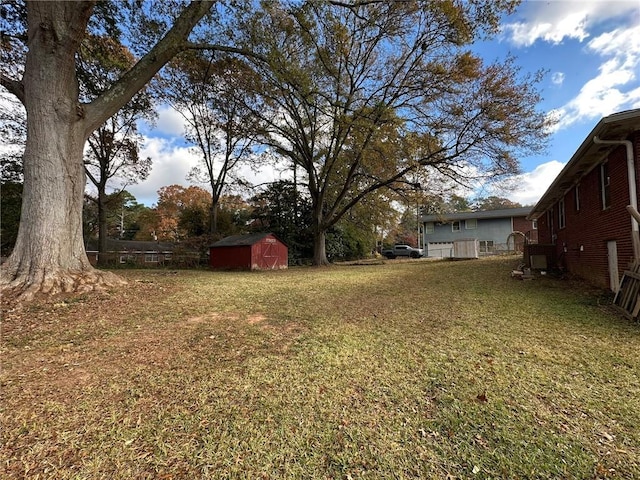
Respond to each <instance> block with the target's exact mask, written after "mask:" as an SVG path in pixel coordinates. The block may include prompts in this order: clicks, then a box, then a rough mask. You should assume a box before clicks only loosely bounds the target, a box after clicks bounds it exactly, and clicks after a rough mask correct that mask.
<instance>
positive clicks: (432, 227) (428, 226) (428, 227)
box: [424, 222, 435, 235]
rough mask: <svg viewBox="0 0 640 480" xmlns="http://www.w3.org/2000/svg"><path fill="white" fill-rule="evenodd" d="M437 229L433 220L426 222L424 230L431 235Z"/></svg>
mask: <svg viewBox="0 0 640 480" xmlns="http://www.w3.org/2000/svg"><path fill="white" fill-rule="evenodd" d="M434 231H435V225H434V223H433V222H427V223H425V224H424V232H425V233H426V234H427V235H429V234H430V233H433V232H434Z"/></svg>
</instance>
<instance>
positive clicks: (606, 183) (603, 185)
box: [600, 162, 611, 210]
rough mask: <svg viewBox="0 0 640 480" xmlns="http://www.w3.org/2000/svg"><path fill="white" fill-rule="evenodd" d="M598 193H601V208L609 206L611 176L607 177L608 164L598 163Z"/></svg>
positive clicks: (604, 208)
mask: <svg viewBox="0 0 640 480" xmlns="http://www.w3.org/2000/svg"><path fill="white" fill-rule="evenodd" d="M600 193H601V195H602V209H603V210H606V209H607V208H609V207H610V206H611V177H609V164H608V163H607V162H605V163H603V164H602V165H600Z"/></svg>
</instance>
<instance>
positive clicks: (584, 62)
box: [128, 0, 640, 205]
mask: <svg viewBox="0 0 640 480" xmlns="http://www.w3.org/2000/svg"><path fill="white" fill-rule="evenodd" d="M474 49H475V50H476V51H477V52H479V53H481V54H482V56H483V57H485V58H486V59H487V61H492V60H495V59H497V58H504V56H505V55H507V54H508V53H510V54H512V55H514V56H515V57H516V59H517V64H518V65H520V66H521V68H522V71H523V73H525V72H536V71H538V70H540V69H542V70H544V71H546V72H547V74H546V76H545V78H544V80H543V81H542V83H541V84H540V85H539V88H540V90H541V93H542V96H543V99H544V100H543V102H542V103H541V104H540V109H541V110H542V111H544V112H545V113H548V114H550V115H554V116H555V117H556V118H557V119H558V123H557V125H556V126H555V128H554V130H553V133H552V136H551V140H550V145H549V148H548V150H547V152H545V154H543V155H539V156H535V157H529V158H521V159H520V162H521V167H522V171H523V174H522V175H520V176H518V177H517V178H515V179H513V181H512V182H511V183H512V184H513V185H515V188H514V189H513V190H491V189H485V190H483V191H482V194H483V195H489V194H497V195H500V196H503V197H507V198H510V199H511V200H514V201H517V202H520V203H522V204H534V203H535V202H536V201H537V200H538V199H539V198H540V196H541V195H542V194H543V193H544V191H545V190H546V188H547V187H548V186H549V185H550V184H551V182H552V181H553V179H554V178H555V176H556V175H557V174H558V173H559V172H560V170H561V169H562V167H563V166H564V165H565V164H566V162H567V161H568V160H569V159H570V158H571V156H572V155H573V153H574V152H575V150H576V149H577V148H578V146H579V145H580V144H581V143H582V141H583V140H584V139H585V137H586V136H587V134H588V133H589V132H590V131H591V129H592V128H593V127H594V126H595V124H596V123H597V122H598V121H599V120H600V119H601V118H602V117H604V116H607V115H610V114H612V113H616V112H620V111H624V110H629V109H633V108H640V0H599V1H583V0H555V1H554V0H551V1H524V2H523V3H522V4H521V5H520V7H519V8H518V9H517V11H516V13H515V14H513V15H511V16H509V17H507V18H505V19H504V20H503V24H502V29H501V33H500V34H499V35H498V36H497V37H496V38H495V39H493V40H491V41H490V42H483V43H479V44H477V45H476V46H475V47H474ZM159 113H160V116H159V119H158V122H157V124H156V126H155V127H154V128H153V129H146V130H145V131H144V134H145V137H146V142H145V147H144V150H143V152H142V153H143V154H144V155H145V156H150V157H151V158H152V159H153V169H152V172H151V175H150V176H149V178H148V179H147V180H146V181H144V182H141V183H140V184H138V185H132V186H129V187H128V190H129V191H130V192H131V193H132V194H133V195H135V196H136V198H137V199H138V201H139V202H141V203H144V204H146V205H152V204H154V203H155V202H156V201H157V195H156V192H157V190H158V189H159V188H160V187H162V186H166V185H171V184H182V185H188V182H187V181H186V179H185V177H186V175H187V173H188V171H189V170H190V168H191V167H192V166H193V165H195V164H196V163H197V156H196V155H195V154H194V153H193V152H192V151H190V150H189V149H188V148H187V147H185V146H184V142H183V141H182V139H181V136H182V132H183V126H182V120H181V118H180V116H179V114H177V113H176V112H174V111H172V110H170V109H162V110H161V111H160V112H159ZM244 173H245V174H246V175H247V176H248V177H249V179H250V180H253V181H254V182H257V183H260V182H265V181H272V180H274V179H277V178H278V177H279V174H278V173H277V172H275V173H274V172H272V171H270V169H267V170H264V171H262V172H258V173H255V172H252V171H251V170H250V169H249V168H247V169H246V172H244Z"/></svg>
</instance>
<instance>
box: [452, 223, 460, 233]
mask: <svg viewBox="0 0 640 480" xmlns="http://www.w3.org/2000/svg"><path fill="white" fill-rule="evenodd" d="M451 231H452V232H459V231H460V222H451Z"/></svg>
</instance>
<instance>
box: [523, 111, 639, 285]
mask: <svg viewBox="0 0 640 480" xmlns="http://www.w3.org/2000/svg"><path fill="white" fill-rule="evenodd" d="M639 164H640V109H636V110H629V111H625V112H621V113H616V114H613V115H609V116H608V117H605V118H603V119H601V120H600V121H599V122H598V124H597V125H596V126H595V127H594V128H593V130H592V131H591V133H589V135H588V136H587V137H586V138H585V139H584V141H583V142H582V144H581V145H580V147H579V148H578V150H576V152H575V153H574V154H573V156H572V157H571V159H570V160H569V162H568V163H567V164H566V166H565V167H564V168H563V170H562V171H561V172H560V174H559V175H558V176H557V177H556V179H555V180H554V181H553V183H552V184H551V186H550V187H549V188H548V190H547V191H546V192H545V194H544V195H543V196H542V198H541V199H540V200H539V201H538V203H537V204H536V205H535V207H534V208H533V209H532V211H531V213H530V215H529V217H528V218H529V219H531V220H537V221H538V235H539V242H540V244H546V245H548V248H547V253H546V255H547V257H548V259H549V262H551V264H552V265H555V266H558V267H560V268H563V269H566V270H567V271H569V272H570V273H573V274H575V275H577V276H579V277H581V278H583V279H585V280H587V281H589V282H590V283H592V284H594V285H597V286H601V287H605V288H606V287H608V288H610V289H611V290H613V291H617V290H618V288H619V282H620V277H621V276H622V273H623V271H624V270H626V269H628V267H629V265H630V264H631V263H633V262H634V261H636V260H638V259H639V258H640V240H638V223H637V222H636V221H635V220H634V219H633V218H632V217H631V215H630V214H629V212H628V210H627V206H628V205H631V206H633V207H634V208H635V209H636V210H637V208H638V200H637V191H638V178H639V175H638V173H639V172H638V166H639Z"/></svg>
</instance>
